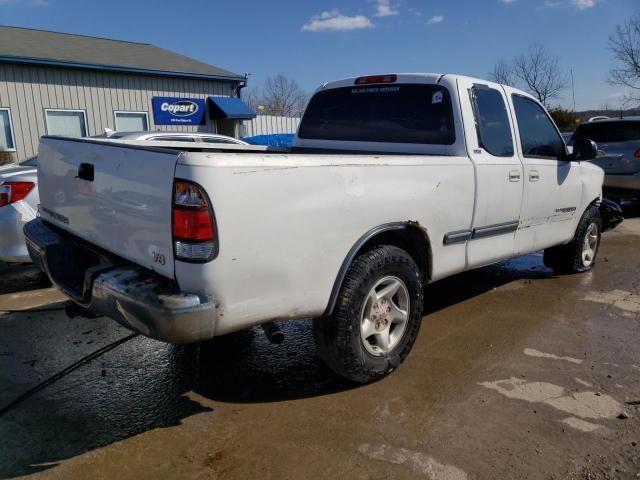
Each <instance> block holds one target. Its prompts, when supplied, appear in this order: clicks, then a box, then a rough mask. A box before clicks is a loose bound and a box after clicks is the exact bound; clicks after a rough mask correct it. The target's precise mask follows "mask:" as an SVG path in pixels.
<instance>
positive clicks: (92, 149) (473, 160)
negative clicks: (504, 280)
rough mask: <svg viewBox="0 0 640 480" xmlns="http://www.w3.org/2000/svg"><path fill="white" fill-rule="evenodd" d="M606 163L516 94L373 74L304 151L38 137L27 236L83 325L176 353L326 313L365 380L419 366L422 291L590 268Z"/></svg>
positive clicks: (304, 135)
mask: <svg viewBox="0 0 640 480" xmlns="http://www.w3.org/2000/svg"><path fill="white" fill-rule="evenodd" d="M596 151H597V147H596V145H595V144H594V143H593V142H591V141H589V140H587V139H581V140H579V141H576V142H575V144H574V149H573V153H571V154H569V153H568V152H567V149H566V146H565V143H564V141H563V140H562V137H561V136H560V132H559V131H558V129H557V128H556V126H555V124H554V123H553V120H552V119H551V117H550V116H549V115H548V113H547V112H546V110H545V109H544V107H543V106H542V105H541V104H540V103H539V102H538V101H537V100H536V99H535V98H533V97H532V96H530V95H528V94H526V93H524V92H521V91H518V90H515V89H513V88H510V87H507V86H502V85H498V84H495V83H491V82H487V81H484V80H477V79H473V78H469V77H463V76H457V75H449V74H447V75H437V74H388V75H370V76H364V77H358V78H350V79H346V80H341V81H337V82H333V83H329V84H325V85H323V86H322V87H321V88H320V89H319V90H317V91H316V93H315V94H314V95H313V97H312V98H311V100H310V102H309V104H308V106H307V109H306V111H305V114H304V116H303V118H302V121H301V124H300V127H299V129H298V132H297V135H296V138H295V141H294V146H293V150H292V152H291V153H282V152H278V153H275V152H247V151H245V152H236V153H231V152H224V151H218V152H197V151H186V150H184V149H182V148H180V147H178V146H176V147H175V148H163V149H159V148H149V146H141V145H123V144H114V143H108V142H104V141H98V140H90V139H83V140H69V139H64V138H60V137H43V138H42V139H41V141H40V150H39V155H40V172H39V173H40V182H41V208H40V211H41V218H38V219H36V220H34V221H32V222H30V223H28V224H27V225H26V227H25V234H26V237H27V241H28V244H29V249H30V253H31V255H32V257H33V259H34V261H35V262H36V263H37V264H38V265H39V266H40V267H41V268H42V269H43V270H44V271H46V272H47V273H48V275H49V277H50V279H51V280H52V282H53V283H54V284H55V285H56V286H57V287H58V288H60V289H61V290H62V291H63V292H64V293H65V294H66V295H68V296H69V297H70V298H71V299H72V300H73V302H74V303H73V305H75V306H76V307H75V308H76V309H78V311H81V312H85V313H86V312H87V311H88V312H90V313H92V314H99V315H106V316H109V317H111V318H113V319H115V320H116V321H118V322H119V323H121V324H123V325H125V326H126V327H128V328H130V329H132V330H134V331H137V332H140V333H142V334H144V335H147V336H149V337H152V338H156V339H160V340H164V341H168V342H173V343H185V342H196V341H200V340H205V339H208V338H211V337H215V336H218V335H224V334H227V333H231V332H234V331H237V330H241V329H245V328H249V327H252V326H254V325H266V327H265V331H266V332H267V335H268V336H269V337H270V338H271V339H274V337H275V338H276V339H280V338H281V333H280V334H279V335H275V333H277V327H276V326H275V324H274V323H273V322H275V321H281V320H287V319H297V318H313V319H314V327H313V330H314V336H315V341H316V346H317V349H318V353H319V354H320V356H321V357H322V358H323V359H324V360H325V362H326V363H327V364H328V365H329V366H330V367H331V368H332V369H333V370H334V371H336V372H337V373H338V374H340V375H343V376H344V377H346V378H349V379H351V380H354V381H358V382H370V381H374V380H377V379H379V378H381V377H383V376H385V375H387V374H388V373H390V372H391V371H393V370H394V369H395V368H397V367H398V366H399V365H400V364H401V363H402V362H403V360H404V359H405V357H406V356H407V355H408V354H409V351H410V350H411V347H412V345H413V343H414V341H415V340H416V338H417V335H418V330H419V329H420V323H421V320H422V314H423V303H424V302H429V301H430V299H429V298H426V299H425V298H424V289H423V287H424V285H425V284H427V283H430V282H435V281H437V280H439V279H442V278H445V277H448V276H451V275H453V274H456V273H459V272H462V271H465V270H469V269H473V268H477V267H481V266H483V265H487V264H491V263H494V262H498V261H501V260H504V259H507V258H510V257H514V256H517V255H521V254H525V253H528V252H533V251H538V250H544V262H545V263H546V264H547V265H548V266H550V267H552V268H554V269H556V270H557V271H563V272H584V271H587V270H589V269H591V268H592V267H593V266H594V264H595V261H596V254H597V252H598V246H599V244H600V234H601V232H602V231H604V230H606V229H609V228H612V227H613V226H615V225H616V224H617V223H618V222H619V221H621V218H620V217H617V218H616V215H615V213H614V215H612V214H611V211H610V210H608V209H607V207H606V204H603V202H602V199H601V191H602V181H603V177H604V173H603V171H602V169H601V168H599V167H597V166H595V165H593V164H592V163H590V162H587V161H585V160H590V159H592V158H594V156H595V154H596ZM86 314H88V313H86Z"/></svg>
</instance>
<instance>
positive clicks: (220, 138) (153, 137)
mask: <svg viewBox="0 0 640 480" xmlns="http://www.w3.org/2000/svg"><path fill="white" fill-rule="evenodd" d="M95 138H109V139H112V140H148V141H155V142H195V143H213V144H228V145H249V144H248V143H247V142H244V141H242V140H238V139H237V138H233V137H228V136H226V135H219V134H217V133H190V132H187V133H184V132H159V131H158V132H120V131H108V132H105V133H104V134H103V135H98V137H95Z"/></svg>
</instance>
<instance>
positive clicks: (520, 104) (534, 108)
mask: <svg viewBox="0 0 640 480" xmlns="http://www.w3.org/2000/svg"><path fill="white" fill-rule="evenodd" d="M512 98H513V106H514V109H515V112H516V118H517V119H518V131H519V132H518V133H519V134H520V143H521V144H522V154H523V155H524V156H525V157H534V158H549V159H560V158H563V157H564V156H565V154H566V151H565V146H564V142H563V141H562V138H561V137H560V135H559V134H558V131H557V130H556V127H555V126H554V124H553V122H552V121H551V119H550V118H549V116H548V115H547V113H546V112H545V111H544V109H543V108H542V107H541V106H540V105H538V104H537V103H536V102H534V101H533V100H531V99H529V98H526V97H522V96H520V95H513V96H512Z"/></svg>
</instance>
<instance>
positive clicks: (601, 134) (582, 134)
mask: <svg viewBox="0 0 640 480" xmlns="http://www.w3.org/2000/svg"><path fill="white" fill-rule="evenodd" d="M578 138H586V139H589V140H593V141H594V142H597V143H616V142H629V141H637V140H640V121H636V120H628V121H624V120H618V121H615V122H607V121H595V122H592V123H584V124H582V125H580V126H579V127H578V129H577V130H576V133H575V134H574V136H573V139H574V141H575V140H576V139H578Z"/></svg>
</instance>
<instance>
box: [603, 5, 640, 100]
mask: <svg viewBox="0 0 640 480" xmlns="http://www.w3.org/2000/svg"><path fill="white" fill-rule="evenodd" d="M609 50H611V51H612V52H613V55H614V57H615V59H616V60H617V62H618V64H617V65H616V67H615V68H613V69H612V70H611V71H610V72H609V82H611V83H613V84H614V85H622V86H624V87H627V88H629V89H631V93H630V94H629V95H627V96H626V97H625V100H626V101H627V102H631V101H635V102H638V101H640V14H638V15H635V16H634V17H631V18H630V19H629V20H627V21H626V22H624V23H623V24H622V25H618V26H617V27H616V31H615V33H614V34H613V35H612V36H610V37H609Z"/></svg>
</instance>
